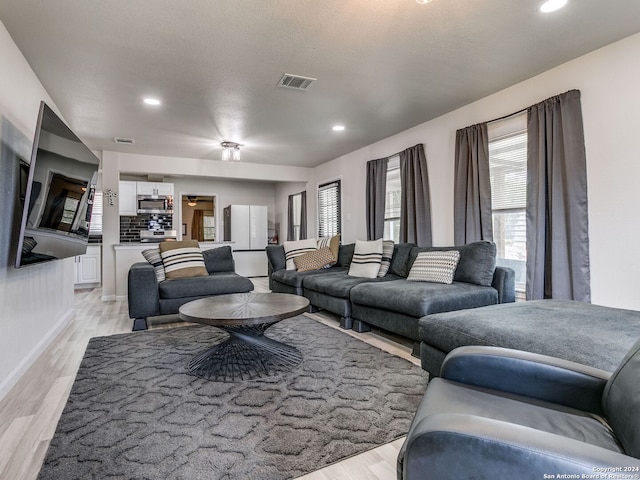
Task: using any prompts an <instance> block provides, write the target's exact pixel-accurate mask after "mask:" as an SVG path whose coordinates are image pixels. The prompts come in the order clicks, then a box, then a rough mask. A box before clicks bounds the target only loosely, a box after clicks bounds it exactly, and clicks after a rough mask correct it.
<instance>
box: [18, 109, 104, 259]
mask: <svg viewBox="0 0 640 480" xmlns="http://www.w3.org/2000/svg"><path fill="white" fill-rule="evenodd" d="M99 163H100V161H99V160H98V158H97V157H96V156H95V155H94V154H93V152H91V150H89V148H88V147H87V146H86V145H85V144H84V143H82V141H81V140H80V139H79V138H78V137H77V136H76V135H75V134H74V133H73V132H72V131H71V129H69V127H67V125H66V124H65V123H64V122H63V121H62V120H61V119H60V117H58V115H56V114H55V113H54V112H53V110H51V108H49V106H48V105H47V104H46V103H44V102H41V103H40V111H39V113H38V122H37V124H36V133H35V136H34V140H33V148H32V152H31V161H30V162H29V163H26V162H22V163H21V165H20V200H21V206H22V220H21V223H20V233H19V236H18V246H17V252H16V264H15V265H16V267H24V266H25V265H34V264H37V263H42V262H47V261H51V260H58V259H61V258H66V257H74V256H76V255H82V254H84V253H86V251H87V243H88V241H89V222H90V220H91V210H92V207H93V198H94V195H95V190H96V182H97V178H98V166H99Z"/></svg>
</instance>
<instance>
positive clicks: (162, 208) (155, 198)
mask: <svg viewBox="0 0 640 480" xmlns="http://www.w3.org/2000/svg"><path fill="white" fill-rule="evenodd" d="M138 213H169V214H172V213H173V197H172V196H171V195H138Z"/></svg>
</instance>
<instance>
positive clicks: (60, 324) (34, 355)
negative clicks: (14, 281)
mask: <svg viewBox="0 0 640 480" xmlns="http://www.w3.org/2000/svg"><path fill="white" fill-rule="evenodd" d="M73 314H74V309H73V308H72V309H70V310H68V311H67V312H66V313H65V314H63V315H62V316H61V317H60V319H59V320H58V321H57V322H56V324H55V325H54V326H53V328H52V329H51V330H49V332H48V333H47V334H46V335H45V336H44V337H42V339H41V340H40V341H39V342H38V343H37V344H36V346H35V347H33V349H32V350H31V351H30V352H29V353H28V354H27V355H26V356H25V357H24V358H23V359H22V361H20V363H19V364H18V365H16V368H14V369H13V371H12V372H11V373H10V374H9V375H7V377H6V378H5V379H3V380H2V382H1V383H0V400H2V399H3V398H4V396H5V395H6V394H7V393H9V390H11V389H12V388H13V386H14V385H15V384H16V383H18V380H20V378H21V377H22V375H24V374H25V372H26V371H27V370H29V367H31V365H33V363H34V362H35V361H36V360H37V359H38V357H39V356H40V355H42V353H43V352H44V351H45V350H46V349H47V347H48V346H49V345H51V343H52V342H53V341H54V340H55V338H56V337H57V336H58V335H59V334H60V332H62V330H64V329H65V327H66V326H67V325H69V322H70V321H71V317H72V315H73Z"/></svg>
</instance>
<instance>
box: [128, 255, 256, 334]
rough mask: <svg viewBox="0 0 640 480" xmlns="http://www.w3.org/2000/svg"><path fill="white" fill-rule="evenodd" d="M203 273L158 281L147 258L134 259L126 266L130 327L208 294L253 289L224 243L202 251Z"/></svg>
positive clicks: (140, 325)
mask: <svg viewBox="0 0 640 480" xmlns="http://www.w3.org/2000/svg"><path fill="white" fill-rule="evenodd" d="M202 256H203V257H204V263H205V267H206V268H207V272H208V273H209V275H208V276H206V277H191V278H175V279H170V280H164V281H161V282H158V279H157V277H156V272H155V269H154V267H153V265H151V264H150V263H149V262H138V263H134V264H133V265H132V266H131V267H130V268H129V277H128V279H129V284H128V294H129V298H128V300H129V317H130V318H132V319H133V330H134V331H135V330H146V329H147V317H154V316H157V315H169V314H175V313H178V308H180V306H181V305H184V304H185V303H187V302H190V301H192V300H197V299H199V298H204V297H210V296H212V295H223V294H227V293H246V292H250V291H252V290H253V283H252V282H251V280H249V279H248V278H245V277H242V276H240V275H238V274H237V273H235V262H234V260H233V253H232V251H231V247H230V246H228V245H225V246H222V247H218V248H213V249H211V250H205V251H203V252H202Z"/></svg>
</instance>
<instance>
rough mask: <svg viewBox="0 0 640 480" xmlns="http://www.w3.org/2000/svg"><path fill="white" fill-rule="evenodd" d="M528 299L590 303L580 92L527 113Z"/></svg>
mask: <svg viewBox="0 0 640 480" xmlns="http://www.w3.org/2000/svg"><path fill="white" fill-rule="evenodd" d="M527 133H528V145H527V155H528V160H527V183H528V185H527V288H526V293H527V299H528V300H534V299H540V298H557V299H568V300H580V301H583V302H589V301H590V300H591V286H590V284H591V282H590V267H589V224H588V215H587V164H586V154H585V146H584V131H583V126H582V108H581V105H580V92H579V91H578V90H571V91H569V92H566V93H564V94H562V95H558V96H556V97H552V98H549V99H547V100H545V101H544V102H541V103H539V104H537V105H533V106H531V107H530V108H529V109H528V110H527Z"/></svg>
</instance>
